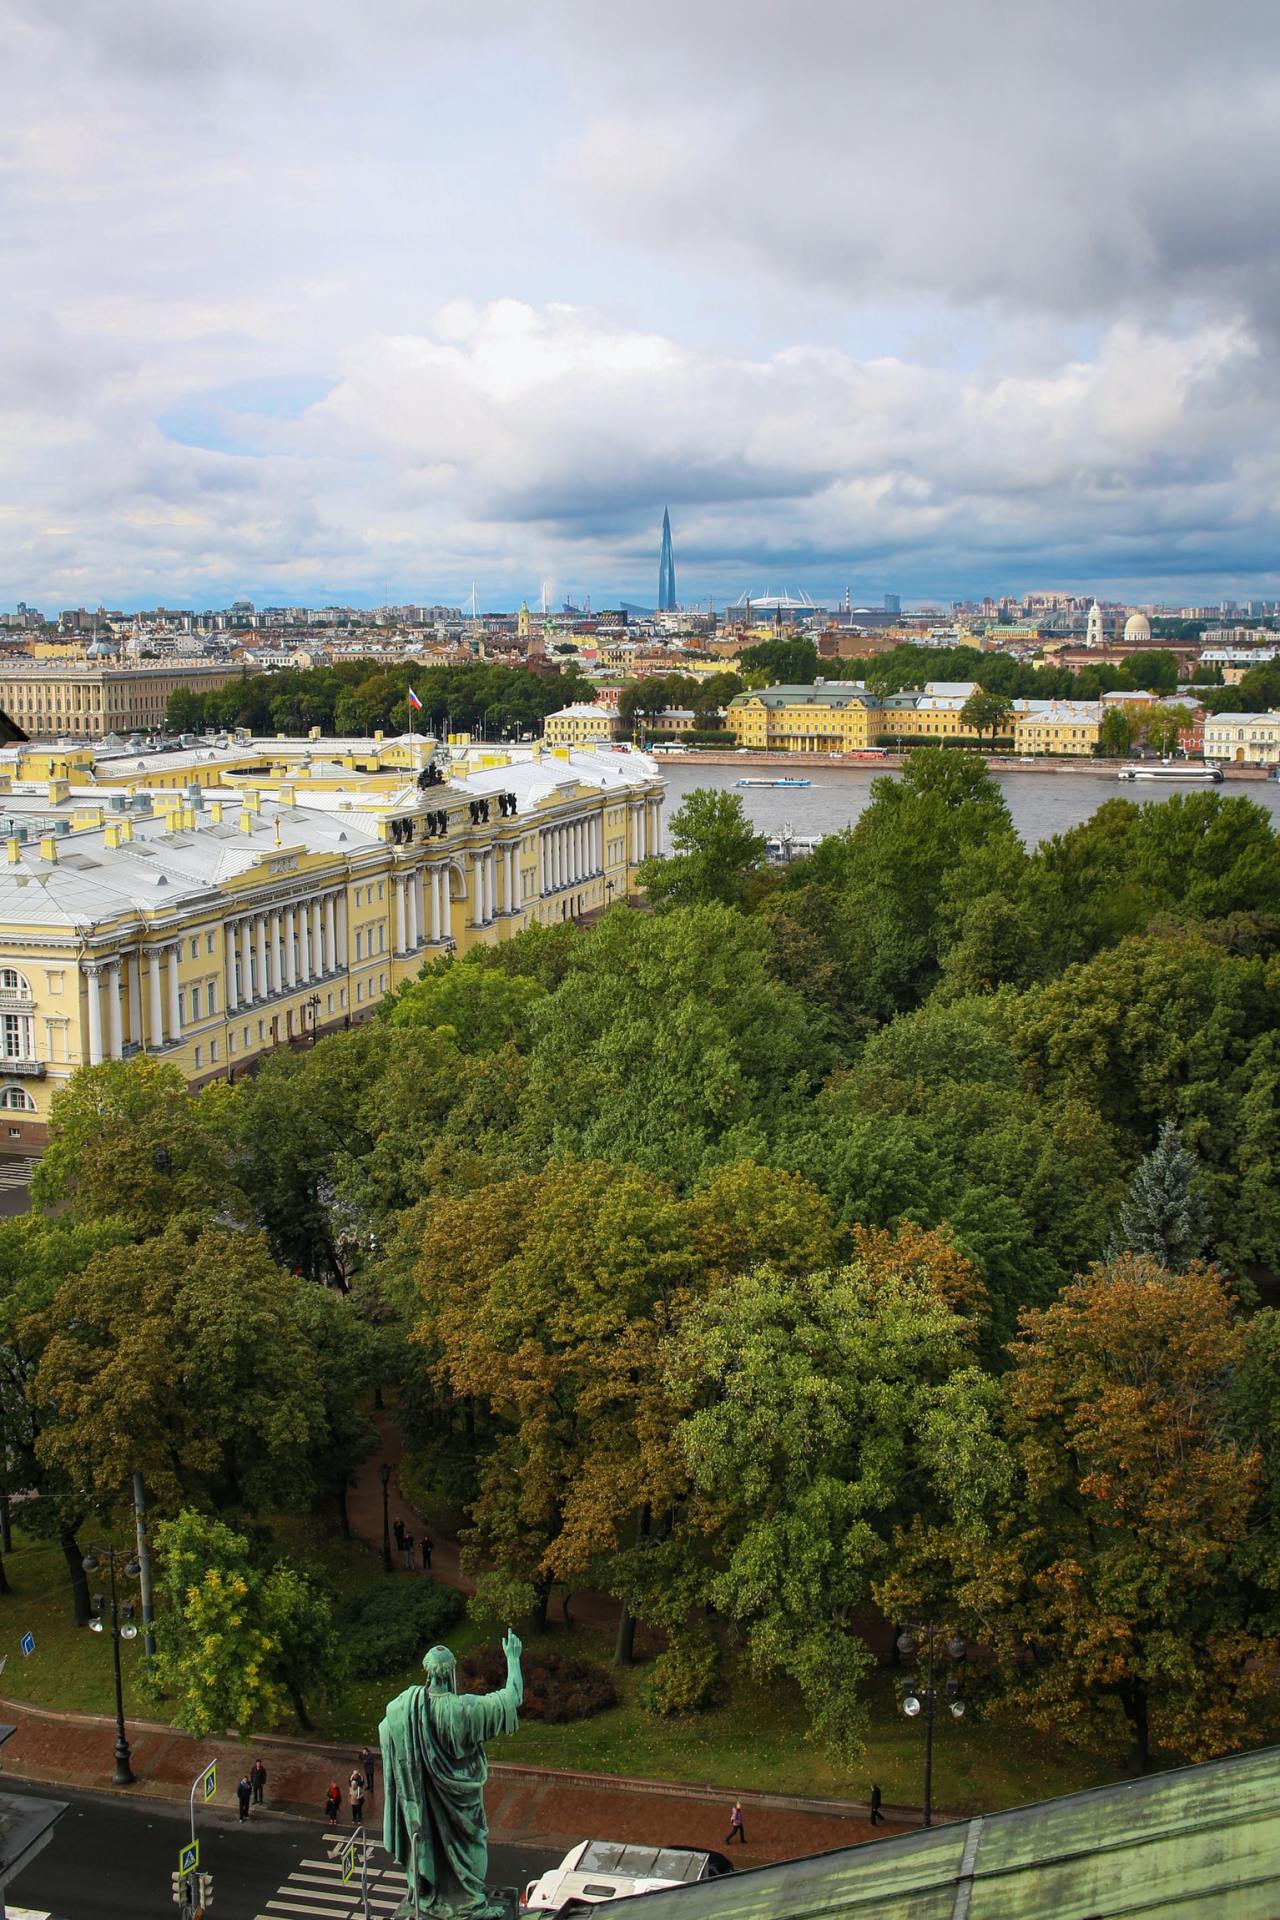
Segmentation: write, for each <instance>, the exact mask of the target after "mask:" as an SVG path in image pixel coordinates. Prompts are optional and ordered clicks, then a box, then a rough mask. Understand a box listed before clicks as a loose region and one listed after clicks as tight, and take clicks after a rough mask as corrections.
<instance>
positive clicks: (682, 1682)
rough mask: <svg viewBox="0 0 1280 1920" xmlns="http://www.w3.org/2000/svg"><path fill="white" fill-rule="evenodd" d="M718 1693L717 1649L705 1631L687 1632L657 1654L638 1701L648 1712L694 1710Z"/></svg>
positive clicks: (713, 1700) (685, 1711) (718, 1657)
mask: <svg viewBox="0 0 1280 1920" xmlns="http://www.w3.org/2000/svg"><path fill="white" fill-rule="evenodd" d="M719 1692H720V1651H719V1648H718V1647H717V1646H716V1643H715V1641H714V1640H713V1639H712V1638H711V1636H710V1635H709V1634H708V1635H707V1636H706V1637H705V1638H704V1637H703V1636H702V1635H701V1634H689V1635H686V1636H682V1637H681V1638H680V1639H679V1640H677V1641H676V1643H675V1645H674V1646H670V1647H668V1648H667V1649H666V1651H665V1652H663V1653H660V1654H659V1655H658V1657H657V1659H656V1660H655V1661H654V1663H653V1672H652V1673H651V1674H650V1675H649V1678H648V1679H647V1680H646V1681H645V1683H644V1685H643V1686H642V1687H641V1689H640V1702H641V1705H642V1706H645V1707H647V1708H648V1710H649V1712H650V1713H660V1714H669V1713H696V1712H697V1711H698V1710H699V1709H700V1708H702V1707H709V1706H712V1705H713V1704H714V1702H715V1700H716V1698H717V1696H718V1694H719Z"/></svg>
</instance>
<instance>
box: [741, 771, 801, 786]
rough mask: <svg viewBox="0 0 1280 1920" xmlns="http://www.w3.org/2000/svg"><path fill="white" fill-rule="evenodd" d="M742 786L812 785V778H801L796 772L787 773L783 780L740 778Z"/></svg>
mask: <svg viewBox="0 0 1280 1920" xmlns="http://www.w3.org/2000/svg"><path fill="white" fill-rule="evenodd" d="M737 784H738V785H739V786H740V787H811V786H812V785H813V782H812V781H811V780H800V779H797V777H796V776H795V775H794V774H787V775H785V776H784V777H783V778H782V779H781V780H739V781H738V783H737Z"/></svg>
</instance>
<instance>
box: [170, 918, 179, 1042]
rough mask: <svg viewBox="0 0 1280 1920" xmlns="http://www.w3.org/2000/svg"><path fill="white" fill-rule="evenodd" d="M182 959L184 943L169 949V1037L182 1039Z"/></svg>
mask: <svg viewBox="0 0 1280 1920" xmlns="http://www.w3.org/2000/svg"><path fill="white" fill-rule="evenodd" d="M181 959H182V942H181V940H179V941H178V943H177V945H176V946H173V947H170V949H169V1037H170V1038H171V1039H173V1040H181V1038H182V1006H181V1004H180V1002H179V1000H178V963H179V961H180V960H181Z"/></svg>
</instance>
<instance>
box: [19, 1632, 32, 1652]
mask: <svg viewBox="0 0 1280 1920" xmlns="http://www.w3.org/2000/svg"><path fill="white" fill-rule="evenodd" d="M19 1645H20V1646H21V1648H22V1651H23V1653H24V1654H31V1653H34V1652H35V1650H36V1637H35V1635H34V1633H24V1634H23V1636H22V1639H21V1641H20V1642H19Z"/></svg>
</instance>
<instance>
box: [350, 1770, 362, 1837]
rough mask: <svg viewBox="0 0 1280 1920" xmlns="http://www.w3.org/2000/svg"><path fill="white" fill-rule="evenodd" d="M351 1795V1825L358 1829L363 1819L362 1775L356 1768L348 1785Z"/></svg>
mask: <svg viewBox="0 0 1280 1920" xmlns="http://www.w3.org/2000/svg"><path fill="white" fill-rule="evenodd" d="M349 1787H350V1793H351V1824H352V1826H353V1827H358V1826H359V1825H360V1822H361V1821H362V1820H363V1819H364V1775H363V1774H362V1773H361V1771H360V1769H359V1767H357V1768H356V1769H355V1771H354V1773H353V1774H352V1776H351V1780H350V1783H349Z"/></svg>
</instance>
